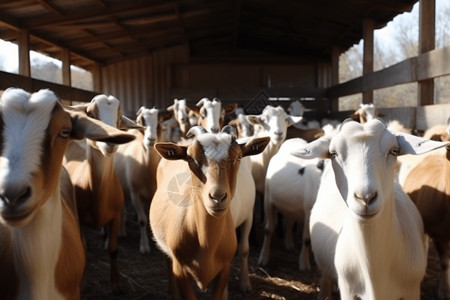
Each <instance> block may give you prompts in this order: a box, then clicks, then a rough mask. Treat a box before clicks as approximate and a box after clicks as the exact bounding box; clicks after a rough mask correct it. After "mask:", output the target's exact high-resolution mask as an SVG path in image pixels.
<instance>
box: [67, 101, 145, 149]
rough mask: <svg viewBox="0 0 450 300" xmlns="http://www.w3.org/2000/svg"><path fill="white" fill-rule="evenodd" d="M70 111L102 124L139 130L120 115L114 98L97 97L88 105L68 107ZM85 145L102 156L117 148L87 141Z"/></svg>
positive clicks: (116, 146)
mask: <svg viewBox="0 0 450 300" xmlns="http://www.w3.org/2000/svg"><path fill="white" fill-rule="evenodd" d="M70 109H71V110H74V111H80V112H84V113H85V114H86V115H87V116H88V117H91V118H94V119H97V120H99V121H102V122H103V123H105V124H107V125H109V126H112V127H115V128H119V129H130V128H139V129H140V128H141V126H139V125H137V124H136V123H134V122H133V121H132V120H130V119H128V118H127V117H125V116H123V115H122V109H121V107H120V101H119V100H118V99H117V98H115V97H114V96H106V95H103V94H102V95H97V96H95V97H94V98H92V100H91V102H90V103H88V104H80V105H75V106H71V107H70ZM87 143H88V144H89V145H91V146H92V147H93V148H96V149H98V150H99V151H100V152H101V153H102V154H103V155H105V156H110V155H113V154H114V153H115V152H116V151H117V148H118V145H117V144H114V143H105V142H100V141H93V140H88V141H87Z"/></svg>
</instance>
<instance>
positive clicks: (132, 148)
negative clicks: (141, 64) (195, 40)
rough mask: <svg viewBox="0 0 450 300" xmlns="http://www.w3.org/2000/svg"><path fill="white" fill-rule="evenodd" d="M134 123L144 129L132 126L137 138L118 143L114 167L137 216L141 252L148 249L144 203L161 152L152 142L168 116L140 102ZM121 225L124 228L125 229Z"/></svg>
mask: <svg viewBox="0 0 450 300" xmlns="http://www.w3.org/2000/svg"><path fill="white" fill-rule="evenodd" d="M136 115H137V118H136V123H137V124H138V125H140V126H142V127H143V128H145V131H144V133H142V132H141V131H139V130H136V129H131V130H129V131H128V133H133V134H134V135H135V136H136V139H135V140H133V141H131V142H129V143H126V144H122V145H120V146H119V148H118V150H117V153H116V155H115V156H114V171H115V172H116V174H117V176H118V178H119V180H120V183H121V184H122V188H123V192H124V195H125V199H131V202H132V204H133V207H134V209H135V211H136V214H137V217H138V224H139V230H140V242H139V245H140V246H139V251H140V253H142V254H146V253H149V252H150V243H149V239H148V233H147V230H148V210H147V211H146V210H145V209H144V206H145V205H147V204H150V201H151V199H152V198H153V194H154V193H155V191H156V169H157V167H158V163H159V161H160V160H161V156H160V155H159V154H158V153H157V152H156V151H155V149H154V148H153V145H154V144H155V143H156V142H158V141H161V133H162V130H161V126H160V124H162V123H163V122H164V121H165V120H164V119H166V118H167V117H168V115H167V114H164V112H162V111H160V110H159V109H156V108H151V109H149V108H146V107H144V106H142V107H141V108H139V110H138V111H137V113H136ZM125 211H126V207H124V214H123V218H122V227H125V224H124V223H125V219H126V217H125V215H126V213H125ZM124 229H125V228H123V230H122V231H123V232H125V230H124Z"/></svg>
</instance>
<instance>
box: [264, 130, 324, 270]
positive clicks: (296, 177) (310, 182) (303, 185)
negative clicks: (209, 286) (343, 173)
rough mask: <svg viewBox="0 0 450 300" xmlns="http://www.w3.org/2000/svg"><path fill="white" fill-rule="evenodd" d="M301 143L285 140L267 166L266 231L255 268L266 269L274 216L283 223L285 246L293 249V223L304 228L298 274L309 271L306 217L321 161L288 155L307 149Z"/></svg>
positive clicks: (314, 198) (319, 173)
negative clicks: (277, 214) (276, 215)
mask: <svg viewBox="0 0 450 300" xmlns="http://www.w3.org/2000/svg"><path fill="white" fill-rule="evenodd" d="M306 144H307V142H306V141H305V140H303V139H299V138H295V139H290V140H286V141H285V142H284V143H283V144H282V145H281V147H280V150H279V151H278V152H277V154H275V155H274V156H273V157H272V159H271V160H270V162H269V167H268V168H267V175H266V185H265V193H264V210H265V214H264V215H265V230H264V233H265V235H264V243H263V246H262V248H261V253H260V256H259V260H258V264H260V265H263V266H265V265H267V263H268V262H269V255H270V242H271V238H272V234H273V231H274V228H275V212H276V211H279V212H280V213H281V214H282V215H283V216H284V217H285V218H286V219H287V226H286V231H285V246H286V248H287V249H289V250H293V249H295V247H294V241H293V235H292V229H293V228H292V227H293V225H294V222H295V221H297V222H300V223H302V224H303V234H302V248H301V252H300V257H299V268H300V270H310V269H311V263H310V256H309V254H310V250H311V249H310V235H309V216H310V213H311V209H312V207H313V205H314V202H315V201H316V196H317V190H318V189H319V184H320V177H321V175H322V170H321V169H322V168H321V167H323V161H322V160H321V159H315V160H306V159H302V158H298V157H294V156H292V155H290V153H291V152H292V151H294V150H296V149H299V148H302V147H304V146H306Z"/></svg>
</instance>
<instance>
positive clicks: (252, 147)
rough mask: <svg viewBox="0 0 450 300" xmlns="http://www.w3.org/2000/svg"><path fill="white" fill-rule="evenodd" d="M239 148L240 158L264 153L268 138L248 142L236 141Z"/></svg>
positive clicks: (253, 139) (252, 139)
mask: <svg viewBox="0 0 450 300" xmlns="http://www.w3.org/2000/svg"><path fill="white" fill-rule="evenodd" d="M236 142H237V143H238V144H239V146H240V147H241V151H242V156H250V155H256V154H259V153H261V152H263V151H264V149H265V148H266V146H267V144H269V142H270V137H268V136H264V137H256V138H251V139H250V140H248V139H245V140H236Z"/></svg>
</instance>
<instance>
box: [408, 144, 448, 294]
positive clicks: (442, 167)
mask: <svg viewBox="0 0 450 300" xmlns="http://www.w3.org/2000/svg"><path fill="white" fill-rule="evenodd" d="M445 150H446V151H445V153H444V154H435V155H429V156H427V157H425V158H424V159H423V160H422V161H421V162H420V163H418V164H417V166H416V167H415V168H413V169H412V170H411V171H410V173H409V174H408V176H407V177H406V179H405V181H404V184H403V190H404V191H405V192H406V193H407V194H408V195H409V196H410V197H411V200H412V201H413V202H414V203H415V204H416V206H417V208H418V209H419V212H420V214H421V216H422V219H423V223H424V228H425V233H426V234H428V236H429V237H430V238H431V240H432V241H433V243H434V245H435V247H436V249H437V252H438V254H439V259H440V264H441V268H442V274H441V277H440V282H439V287H438V292H437V295H438V298H439V299H450V268H449V257H450V232H449V228H450V198H449V197H450V182H449V180H450V148H449V147H446V149H445Z"/></svg>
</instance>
